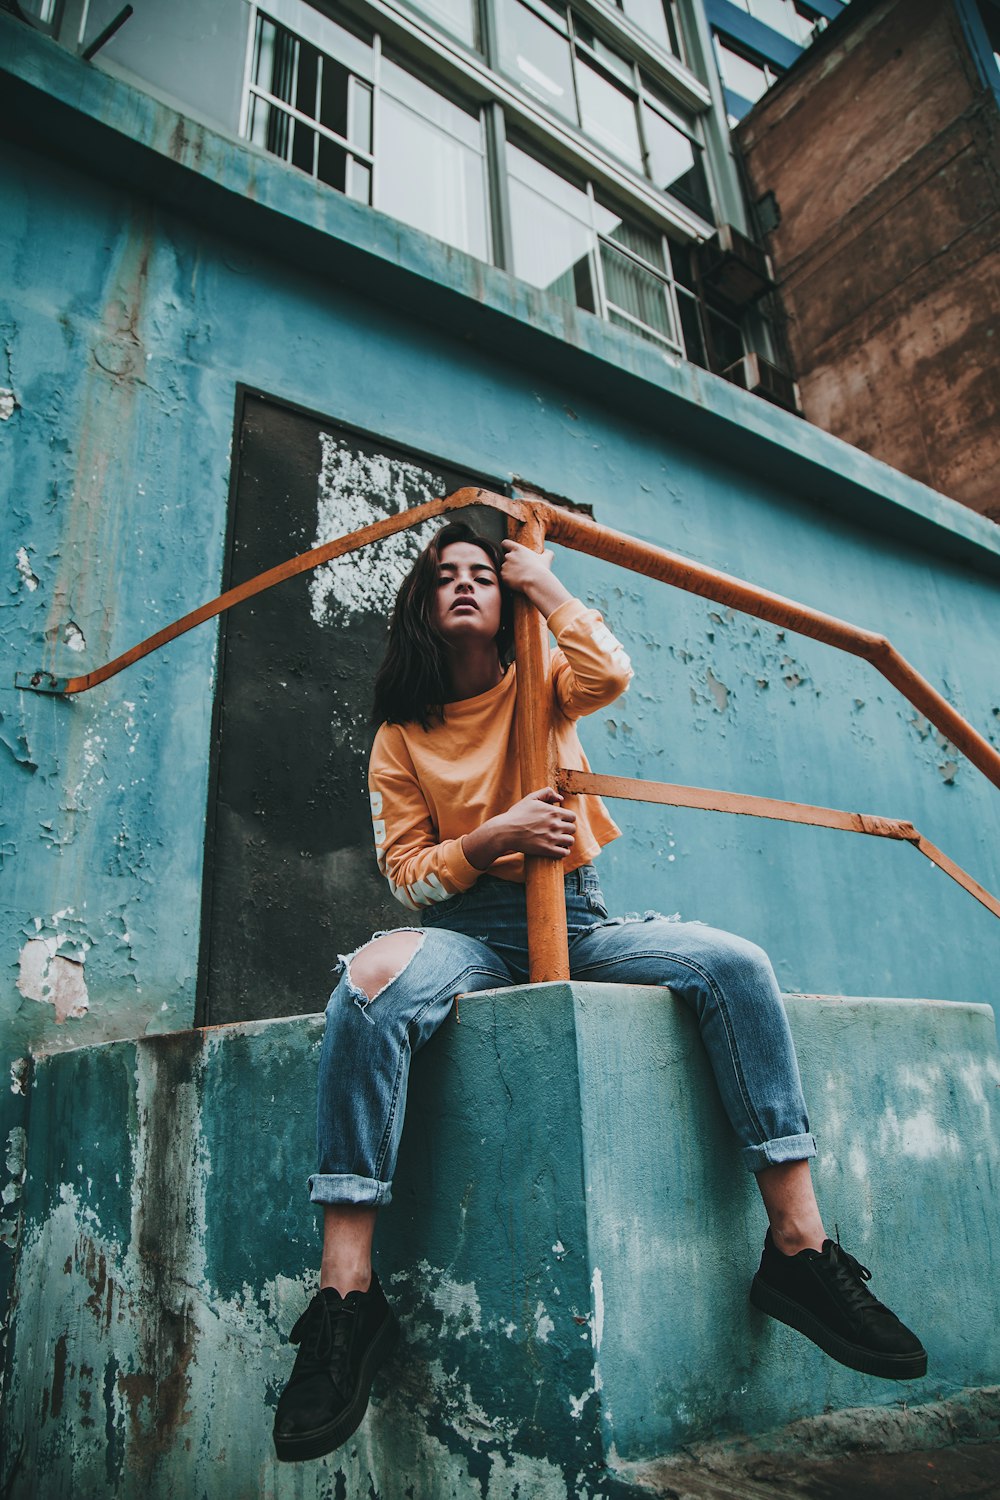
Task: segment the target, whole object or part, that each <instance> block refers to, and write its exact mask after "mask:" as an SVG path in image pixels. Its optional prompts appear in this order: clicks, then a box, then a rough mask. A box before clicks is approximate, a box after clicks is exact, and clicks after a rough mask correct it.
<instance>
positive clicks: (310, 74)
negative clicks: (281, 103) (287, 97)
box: [295, 42, 319, 120]
mask: <svg viewBox="0 0 1000 1500" xmlns="http://www.w3.org/2000/svg"><path fill="white" fill-rule="evenodd" d="M318 84H319V53H318V52H317V51H316V48H315V47H309V46H306V44H305V43H304V42H303V43H300V45H299V70H298V77H297V78H296V81H295V108H296V109H299V110H301V111H302V113H303V114H304V115H308V116H309V118H310V120H315V118H316V102H317V101H316V90H317V87H318Z"/></svg>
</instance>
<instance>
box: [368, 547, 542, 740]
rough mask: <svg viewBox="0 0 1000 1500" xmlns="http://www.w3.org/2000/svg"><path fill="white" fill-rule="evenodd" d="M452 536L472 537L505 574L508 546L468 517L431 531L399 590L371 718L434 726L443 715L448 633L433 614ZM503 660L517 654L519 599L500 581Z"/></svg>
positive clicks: (505, 662) (500, 650) (499, 634)
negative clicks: (481, 530) (484, 533)
mask: <svg viewBox="0 0 1000 1500" xmlns="http://www.w3.org/2000/svg"><path fill="white" fill-rule="evenodd" d="M453 542H471V543H472V545H473V546H474V547H479V548H481V549H482V551H483V552H485V553H486V555H487V557H488V558H489V559H490V562H491V563H492V564H493V568H494V570H495V572H496V575H497V580H498V581H499V579H500V568H501V566H502V564H503V551H502V550H501V548H500V546H499V544H498V543H497V542H494V541H492V540H491V539H490V538H489V537H487V536H480V535H479V533H478V532H476V531H473V529H472V527H471V526H469V525H468V524H467V522H465V521H450V522H449V523H448V525H447V526H442V528H441V530H440V531H438V532H436V533H435V535H434V536H432V537H431V539H430V541H429V542H428V543H427V546H426V547H425V548H424V550H423V551H422V552H421V554H420V556H419V557H418V558H417V560H416V562H415V563H414V564H413V567H412V568H411V569H410V571H409V573H407V575H406V577H405V578H404V579H403V582H402V584H401V585H400V589H399V593H398V594H397V595H396V603H395V605H394V606H393V611H392V616H391V618H390V620H389V643H388V645H387V646H386V650H385V656H384V657H383V659H382V665H381V666H380V667H379V669H378V673H377V675H376V677H375V702H374V705H373V707H372V722H373V723H374V724H381V723H383V722H388V723H390V724H408V723H411V722H413V721H415V722H416V723H418V724H419V725H420V726H421V728H423V729H429V728H430V726H431V724H432V723H440V722H441V721H442V719H443V718H444V705H445V703H446V702H447V699H448V694H449V691H450V689H451V679H450V676H449V673H448V659H447V654H446V649H445V642H444V638H443V637H442V635H441V634H440V632H439V631H438V630H437V628H436V626H435V625H434V624H433V621H432V619H431V606H432V604H433V601H434V595H435V592H436V590H437V586H438V571H439V569H440V566H441V553H442V552H443V551H444V549H445V547H450V546H451V545H452V543H453ZM496 642H497V652H498V653H499V656H500V665H501V666H502V667H505V668H506V667H507V666H508V665H509V663H510V662H511V661H512V660H513V656H514V605H513V597H512V595H511V591H510V589H508V588H506V587H505V586H504V585H503V584H502V583H501V584H500V629H499V631H498V632H497V638H496Z"/></svg>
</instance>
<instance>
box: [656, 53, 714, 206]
mask: <svg viewBox="0 0 1000 1500" xmlns="http://www.w3.org/2000/svg"><path fill="white" fill-rule="evenodd" d="M642 90H643V93H642V105H643V107H642V120H643V129H644V131H645V135H646V152H647V154H646V175H647V176H648V177H649V178H650V179H651V180H652V182H653V185H654V186H655V187H658V188H659V189H660V191H661V192H664V193H670V194H671V196H672V197H674V198H677V199H678V201H679V202H681V203H685V204H687V205H688V207H689V208H693V209H694V210H695V212H696V213H699V214H701V216H702V218H705V219H712V218H713V217H714V215H713V212H712V203H711V198H710V196H709V191H708V177H707V175H706V173H705V165H704V162H703V160H702V157H703V154H704V153H703V150H702V146H701V144H700V142H699V141H698V139H697V138H696V136H695V123H694V121H693V120H692V118H691V117H690V115H686V114H684V113H682V112H681V111H680V110H679V109H678V108H677V107H676V105H674V104H672V103H671V101H670V100H668V99H667V98H666V96H665V95H664V94H662V93H661V92H660V91H659V90H658V89H657V88H656V87H655V85H654V84H652V83H651V82H650V81H649V80H648V79H645V78H644V79H643V80H642Z"/></svg>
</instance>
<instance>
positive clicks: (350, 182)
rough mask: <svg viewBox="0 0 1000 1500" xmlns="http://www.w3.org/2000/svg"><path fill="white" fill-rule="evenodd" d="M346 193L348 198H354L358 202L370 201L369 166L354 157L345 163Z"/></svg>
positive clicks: (370, 176) (370, 179) (370, 173)
mask: <svg viewBox="0 0 1000 1500" xmlns="http://www.w3.org/2000/svg"><path fill="white" fill-rule="evenodd" d="M347 195H348V197H349V198H356V199H357V200H358V202H359V203H371V201H372V172H371V167H369V166H366V165H365V163H364V162H363V161H357V160H356V159H355V158H354V157H352V158H351V159H350V160H349V161H348V164H347Z"/></svg>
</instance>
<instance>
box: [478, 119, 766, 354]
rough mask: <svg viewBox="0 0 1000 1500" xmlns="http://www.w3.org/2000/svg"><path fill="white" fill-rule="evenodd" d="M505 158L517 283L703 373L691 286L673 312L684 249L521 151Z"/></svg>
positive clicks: (702, 348)
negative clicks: (677, 257) (677, 260)
mask: <svg viewBox="0 0 1000 1500" xmlns="http://www.w3.org/2000/svg"><path fill="white" fill-rule="evenodd" d="M507 158H508V170H509V174H510V206H511V222H512V226H513V238H514V272H515V275H517V276H520V277H521V278H522V280H524V281H527V282H530V284H531V285H532V286H536V287H540V288H542V289H544V290H545V291H548V292H551V293H553V294H554V295H555V296H557V297H563V298H564V299H565V300H566V301H567V302H572V303H574V304H575V305H576V306H577V307H582V308H584V309H585V310H586V311H588V312H596V313H597V314H598V315H599V316H600V317H603V318H606V319H607V321H608V322H610V323H615V324H617V325H618V326H619V327H622V328H628V329H630V330H631V332H633V333H637V334H639V336H640V337H642V338H645V339H648V340H649V341H650V342H651V343H654V344H658V345H660V346H661V347H666V348H669V349H672V350H676V351H677V352H678V353H687V355H688V358H690V359H694V360H696V361H697V363H699V364H702V365H704V364H705V363H706V358H705V340H704V334H703V332H702V328H701V323H700V321H699V315H698V313H697V311H696V310H695V308H694V302H695V294H694V290H693V283H692V290H691V291H690V292H684V293H683V294H682V295H683V296H685V297H686V298H687V302H686V304H685V306H684V308H683V310H682V309H681V308H680V307H679V306H678V291H679V288H678V287H677V286H676V284H675V275H674V271H673V252H674V250H675V249H676V251H677V252H678V254H680V253H681V251H682V247H680V246H676V247H675V246H673V245H672V244H671V242H670V241H669V240H668V239H667V238H666V236H665V235H663V234H661V233H660V232H659V230H656V229H653V228H652V227H650V226H649V225H645V224H643V223H641V222H640V221H639V220H638V219H637V218H634V217H633V216H632V215H630V214H628V213H626V212H623V211H622V210H621V209H620V208H619V207H618V206H617V205H614V204H612V203H610V202H609V201H607V200H606V199H605V198H604V197H603V196H602V195H600V194H599V193H598V192H597V191H596V190H595V188H594V186H593V184H590V183H587V182H583V181H579V182H573V181H571V180H570V179H569V178H568V177H566V176H564V175H562V174H560V173H559V172H556V171H555V170H554V169H553V168H552V167H551V166H549V165H548V164H546V163H544V162H541V161H539V160H538V158H537V156H535V155H534V154H533V153H531V152H529V151H528V150H526V149H524V148H523V147H522V146H520V145H515V144H513V143H508V146H507ZM734 327H735V325H734ZM738 332H739V331H738V329H737V336H738ZM740 352H741V353H742V346H741V349H740Z"/></svg>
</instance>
